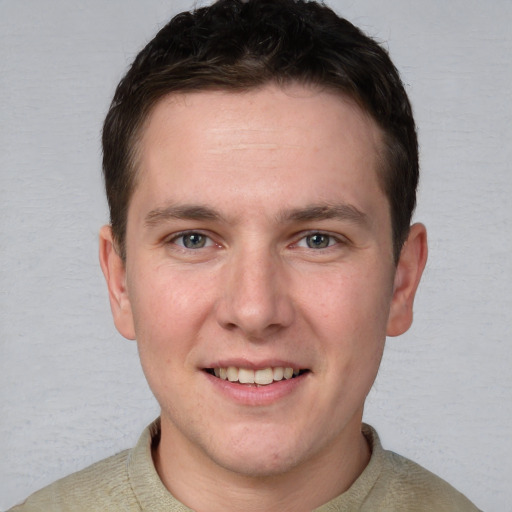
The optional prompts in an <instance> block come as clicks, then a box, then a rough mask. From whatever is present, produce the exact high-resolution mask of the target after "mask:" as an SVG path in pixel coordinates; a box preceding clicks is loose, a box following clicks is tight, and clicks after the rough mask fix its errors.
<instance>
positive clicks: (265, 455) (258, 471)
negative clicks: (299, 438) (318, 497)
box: [210, 436, 304, 478]
mask: <svg viewBox="0 0 512 512" xmlns="http://www.w3.org/2000/svg"><path fill="white" fill-rule="evenodd" d="M248 437H249V436H245V437H238V438H236V439H235V440H234V441H232V442H228V443H226V446H224V447H223V448H224V449H223V450H219V452H220V453H219V452H217V453H211V454H210V457H211V459H213V460H214V462H216V463H217V464H218V465H219V466H221V467H223V468H224V469H226V470H228V471H231V472H233V473H237V474H239V475H243V476H246V477H251V478H266V477H275V476H277V475H280V474H284V473H287V472H289V471H291V470H293V468H295V467H296V466H298V465H299V464H300V461H301V460H302V459H303V458H304V457H301V453H298V450H297V447H298V446H304V445H303V443H295V444H293V445H292V444H291V443H290V438H289V437H288V439H286V441H283V440H280V439H274V440H273V441H270V440H269V439H262V438H261V436H257V437H255V438H254V439H253V440H251V439H250V438H248ZM302 455H304V454H303V453H302Z"/></svg>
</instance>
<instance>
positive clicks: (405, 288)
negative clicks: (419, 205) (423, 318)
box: [387, 224, 428, 336]
mask: <svg viewBox="0 0 512 512" xmlns="http://www.w3.org/2000/svg"><path fill="white" fill-rule="evenodd" d="M427 253H428V249H427V231H426V229H425V226H424V225H423V224H414V225H413V226H411V228H410V231H409V236H408V237H407V240H406V242H405V244H404V246H403V247H402V251H401V253H400V259H399V261H398V265H397V268H396V273H395V280H394V285H393V298H392V301H391V308H390V312H389V318H388V325H387V335H388V336H399V335H400V334H403V333H404V332H405V331H407V330H408V329H409V327H410V326H411V324H412V320H413V304H414V296H415V294H416V290H417V289H418V285H419V282H420V279H421V275H422V274H423V269H424V268H425V264H426V262H427Z"/></svg>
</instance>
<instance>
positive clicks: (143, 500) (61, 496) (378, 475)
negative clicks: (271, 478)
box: [11, 420, 478, 512]
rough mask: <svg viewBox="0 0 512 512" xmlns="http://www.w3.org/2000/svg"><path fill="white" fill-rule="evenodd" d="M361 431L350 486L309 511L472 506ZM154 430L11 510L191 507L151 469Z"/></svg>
mask: <svg viewBox="0 0 512 512" xmlns="http://www.w3.org/2000/svg"><path fill="white" fill-rule="evenodd" d="M363 433H364V435H365V436H366V438H367V439H368V442H369V444H370V447H371V450H372V456H371V459H370V462H369V464H368V466H367V467H366V468H365V470H364V471H363V473H362V474H361V475H360V476H359V478H358V479H357V480H356V481H355V482H354V484H353V485H352V486H351V487H350V489H348V490H347V491H346V492H344V493H343V494H341V495H340V496H338V497H337V498H334V499H333V500H331V501H329V502H328V503H326V504H325V505H322V506H321V507H319V508H317V509H315V510H314V511H313V512H345V511H347V512H348V511H350V512H391V511H393V512H399V511H404V512H405V511H407V512H410V511H414V512H422V511H436V512H445V511H446V512H458V511H464V512H471V511H478V509H477V508H476V507H475V506H474V505H473V504H472V503H471V502H470V501H468V500H467V499H466V498H465V497H464V496H463V495H462V494H460V493H459V492H458V491H456V490H455V489H454V488H453V487H451V486H450V485H449V484H447V483H446V482H445V481H443V480H441V479H440V478H439V477H437V476H435V475H434V474H432V473H430V472H429V471H427V470H426V469H424V468H422V467H421V466H419V465H418V464H415V463H414V462H412V461H410V460H408V459H406V458H404V457H401V456H400V455H397V454H396V453H393V452H390V451H386V450H384V449H383V448H382V446H381V444H380V441H379V437H378V436H377V433H376V432H375V430H373V429H372V428H371V427H370V426H368V425H363ZM158 435H159V421H158V420H157V421H155V422H153V423H152V424H151V425H149V427H147V428H146V429H145V430H144V432H143V433H142V435H141V437H140V439H139V441H138V443H137V445H136V446H135V447H134V448H133V449H131V450H125V451H123V452H121V453H119V454H117V455H114V456H113V457H109V458H108V459H105V460H102V461H100V462H97V463H96V464H93V465H92V466H89V467H88V468H86V469H84V470H82V471H79V472H77V473H74V474H72V475H69V476H68V477H66V478H63V479H62V480H58V481H57V482H55V483H53V484H51V485H50V486H48V487H45V488H44V489H42V490H40V491H38V492H36V493H35V494H33V495H32V496H30V497H29V498H28V499H27V500H26V501H25V502H24V503H23V504H21V505H18V506H16V507H14V508H12V509H11V512H29V511H30V512H33V511H46V512H49V511H55V512H61V511H62V512H64V511H77V512H81V511H83V512H86V511H87V512H94V511H127V512H128V511H129V512H132V511H133V512H135V511H138V512H140V511H147V512H164V511H165V512H186V511H191V509H189V508H188V507H186V506H185V505H183V504H182V503H180V502H179V501H178V500H176V499H175V498H174V497H173V496H172V495H171V494H170V493H169V491H168V490H167V489H166V488H165V487H164V485H163V483H162V481H161V480H160V478H159V476H158V474H157V472H156V470H155V467H154V465H153V459H152V456H151V443H152V439H154V438H155V437H157V436H158ZM262 512H264V511H262Z"/></svg>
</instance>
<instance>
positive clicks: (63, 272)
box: [0, 0, 512, 511]
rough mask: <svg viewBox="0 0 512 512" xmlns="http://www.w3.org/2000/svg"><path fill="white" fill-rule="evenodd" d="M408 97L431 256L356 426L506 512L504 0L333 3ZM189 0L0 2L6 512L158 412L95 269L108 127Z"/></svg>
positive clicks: (2, 503) (507, 106)
mask: <svg viewBox="0 0 512 512" xmlns="http://www.w3.org/2000/svg"><path fill="white" fill-rule="evenodd" d="M329 4H330V5H331V6H333V7H335V8H336V9H337V11H338V12H339V13H341V14H342V15H344V16H346V17H347V18H348V19H350V20H351V21H353V22H355V23H356V24H358V25H359V26H361V27H362V28H363V29H365V30H366V31H367V32H368V33H369V34H371V35H373V36H375V37H377V38H378V39H379V40H380V41H382V42H384V44H385V45H386V46H387V47H388V48H389V50H390V52H391V55H392V57H393V59H394V61H395V63H396V64H397V66H398V67H399V69H400V71H401V73H402V76H403V80H404V82H405V83H406V85H407V90H408V92H409V94H410V97H411V100H412V102H413V105H414V109H415V113H416V118H417V122H418V125H419V135H420V142H421V159H422V171H423V174H422V181H421V188H420V194H419V208H418V210H417V215H416V218H417V219H418V220H421V221H423V222H425V223H426V224H427V227H428V228H429V236H430V260H429V263H428V266H427V269H426V273H425V276H424V282H423V284H422V287H421V289H420V292H419V295H418V299H417V305H416V319H415V324H414V326H413V328H412V329H411V331H410V332H409V333H407V334H406V335H404V336H403V337H401V338H396V339H390V340H389V342H388V346H387V348H386V352H385V356H384V361H383V365H382V368H381V371H380V374H379V377H378V379H377V382H376V384H375V387H374V389H373V391H372V393H371V394H370V397H369V400H368V403H367V409H366V421H368V422H370V423H372V424H373V425H374V426H376V427H377V429H378V430H379V432H380V434H381V436H382V438H383V442H384V444H385V446H386V447H387V448H389V449H392V450H395V451H397V452H400V453H402V454H404V455H406V456H408V457H410V458H413V459H414V460H416V461H417V462H419V463H421V464H422V465H424V466H426V467H427V468H429V469H431V470H432V471H434V472H435V473H438V474H439V475H441V476H442V477H444V478H446V479H447V480H448V481H450V482H451V483H452V484H453V485H454V486H456V487H457V488H459V489H460V490H461V491H462V492H464V493H465V494H466V495H467V496H468V497H469V498H470V499H472V500H473V501H474V502H475V503H476V504H477V505H478V506H479V507H481V508H483V509H485V510H487V511H505V510H512V505H511V503H512V487H511V485H510V477H511V476H512V462H511V461H512V442H511V440H510V438H511V434H512V429H511V419H512V377H511V366H512V341H511V340H512V329H511V320H510V312H511V311H512V308H511V306H512V292H511V285H512V257H511V254H512V206H511V202H512V199H511V197H512V174H511V168H510V167H511V161H512V149H511V144H510V142H511V140H512V127H511V124H512V89H511V86H510V84H511V82H512V66H511V64H512V32H511V31H510V25H511V23H512V2H510V1H508V0H494V1H491V2H483V1H476V0H449V1H446V0H443V1H441V0H434V1H429V2H426V1H410V0H384V1H383V0H360V1H357V2H355V1H348V0H340V1H335V0H331V1H330V2H329ZM190 5H191V2H190V1H172V2H171V1H159V0H146V1H134V0H130V1H128V0H122V1H121V0H110V1H108V2H104V1H102V0H89V1H79V0H51V1H50V0H18V1H17V0H0V98H1V100H0V119H1V123H0V145H1V150H0V178H1V181H0V205H1V214H0V251H1V258H0V454H1V456H0V509H3V508H6V507H8V506H11V505H13V504H14V503H15V502H17V501H19V500H20V499H22V498H24V497H25V496H26V495H27V494H29V493H31V492H33V491H35V490H36V489H38V488H40V487H41V486H43V485H46V484H48V483H50V482H51V481H53V480H55V479H56V478H58V477H61V476H64V475H66V474H68V473H70V472H72V471H75V470H77V469H80V468H82V467H84V466H86V465H88V464H90V463H92V462H94V461H96V460H98V459H100V458H103V457H105V456H107V455H110V454H113V453H115V452H117V451H120V450H121V449H124V448H127V447H129V446H131V445H133V444H134V442H135V441H136V439H137V437H138V435H139V433H140V431H141V430H142V428H143V427H144V426H145V425H146V424H147V423H149V422H150V421H151V420H152V419H153V418H154V417H155V416H156V415H157V414H158V407H157V405H156V403H155V401H154V399H153V398H152V395H151V393H150V391H149V390H148V388H147V385H146V383H145V381H144V377H143V375H142V372H141V370H140V369H139V363H138V359H137V352H136V347H135V343H133V342H129V341H126V340H124V339H122V338H121V337H120V336H119V335H118V334H117V332H116V331H115V329H114V327H113V324H112V321H111V318H110V312H109V306H108V300H107V292H106V287H105V286H104V284H103V282H102V279H103V278H102V276H101V273H100V269H99V265H98V263H97V232H98V229H99V227H100V226H101V225H102V224H103V223H105V222H106V221H107V210H106V202H105V200H104V198H103V191H102V182H101V175H100V154H101V152H100V142H99V139H100V130H101V123H102V121H103V117H104V115H105V113H106V111H107V108H108V104H109V102H110V99H111V96H112V94H113V90H114V87H115V85H116V84H117V82H118V80H119V79H120V78H121V76H122V74H123V72H124V71H125V70H126V67H127V65H128V63H129V62H131V60H132V59H133V57H134V56H135V54H136V52H137V51H138V50H139V49H140V48H141V47H142V46H143V44H144V43H145V42H146V41H147V40H149V39H150V38H151V37H152V35H153V34H154V33H155V31H156V29H157V28H158V27H160V26H161V25H162V24H163V23H164V22H165V21H166V20H167V19H168V18H169V16H170V15H171V14H172V13H175V12H177V11H180V10H182V9H184V8H188V7H190Z"/></svg>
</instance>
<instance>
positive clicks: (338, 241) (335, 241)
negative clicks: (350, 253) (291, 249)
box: [294, 231, 346, 251]
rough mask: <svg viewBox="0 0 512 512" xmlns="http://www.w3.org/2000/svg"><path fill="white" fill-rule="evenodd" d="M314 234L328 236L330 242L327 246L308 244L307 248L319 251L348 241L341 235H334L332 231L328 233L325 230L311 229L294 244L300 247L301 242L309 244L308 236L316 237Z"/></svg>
mask: <svg viewBox="0 0 512 512" xmlns="http://www.w3.org/2000/svg"><path fill="white" fill-rule="evenodd" d="M314 236H319V237H326V238H328V239H329V240H328V244H327V245H326V246H325V247H310V246H309V245H307V246H306V247H304V248H306V249H311V250H313V251H317V250H321V249H329V248H331V247H333V246H336V245H339V244H344V243H346V242H345V240H343V239H342V238H341V237H339V236H335V235H332V234H330V233H326V232H324V231H310V232H308V233H305V234H304V235H303V236H302V237H301V238H300V239H299V240H298V241H297V242H296V243H295V244H294V245H295V247H299V246H300V245H299V244H300V243H301V242H304V243H305V244H307V239H308V238H311V237H314Z"/></svg>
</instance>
